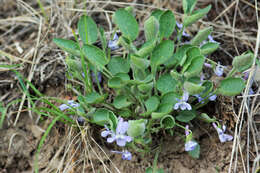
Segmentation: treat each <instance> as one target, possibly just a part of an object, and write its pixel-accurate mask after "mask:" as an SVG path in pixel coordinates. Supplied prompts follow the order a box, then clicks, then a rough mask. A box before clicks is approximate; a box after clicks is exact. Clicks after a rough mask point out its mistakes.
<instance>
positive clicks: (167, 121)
mask: <svg viewBox="0 0 260 173" xmlns="http://www.w3.org/2000/svg"><path fill="white" fill-rule="evenodd" d="M160 124H161V127H162V128H164V129H171V128H173V127H174V126H175V119H174V118H173V116H171V115H165V116H164V117H162V119H161V121H160Z"/></svg>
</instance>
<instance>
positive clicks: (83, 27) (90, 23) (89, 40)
mask: <svg viewBox="0 0 260 173" xmlns="http://www.w3.org/2000/svg"><path fill="white" fill-rule="evenodd" d="M78 31H79V36H80V38H81V40H82V41H83V43H84V44H93V43H95V42H96V41H97V38H98V29H97V25H96V23H95V22H94V20H93V19H92V18H91V17H90V16H86V15H83V16H81V17H80V19H79V22H78Z"/></svg>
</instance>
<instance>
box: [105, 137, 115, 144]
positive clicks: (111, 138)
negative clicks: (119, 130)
mask: <svg viewBox="0 0 260 173" xmlns="http://www.w3.org/2000/svg"><path fill="white" fill-rule="evenodd" d="M115 140H116V137H115V136H114V135H113V136H111V137H110V138H107V142H108V143H112V142H114V141H115Z"/></svg>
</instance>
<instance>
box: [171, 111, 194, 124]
mask: <svg viewBox="0 0 260 173" xmlns="http://www.w3.org/2000/svg"><path fill="white" fill-rule="evenodd" d="M195 117H196V112H195V111H188V110H184V111H180V112H179V114H178V116H177V117H176V119H177V120H178V121H180V122H183V123H188V122H189V121H191V120H193V119H194V118H195Z"/></svg>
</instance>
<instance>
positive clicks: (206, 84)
mask: <svg viewBox="0 0 260 173" xmlns="http://www.w3.org/2000/svg"><path fill="white" fill-rule="evenodd" d="M202 86H204V87H205V89H204V91H202V93H201V94H200V96H201V97H202V98H203V97H207V96H208V95H209V94H210V93H211V92H212V90H213V82H211V81H205V82H203V84H202Z"/></svg>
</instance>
